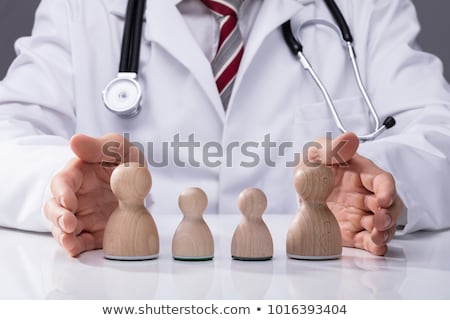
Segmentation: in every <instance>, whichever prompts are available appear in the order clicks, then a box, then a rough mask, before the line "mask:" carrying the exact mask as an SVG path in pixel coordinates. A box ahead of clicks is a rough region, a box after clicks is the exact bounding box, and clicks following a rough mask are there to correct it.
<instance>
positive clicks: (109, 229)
mask: <svg viewBox="0 0 450 320" xmlns="http://www.w3.org/2000/svg"><path fill="white" fill-rule="evenodd" d="M110 184H111V190H112V192H113V193H114V195H115V196H116V197H117V200H118V206H117V208H116V209H115V210H114V211H113V213H112V214H111V216H110V218H109V220H108V222H107V224H106V228H105V233H104V237H103V252H104V256H105V258H107V259H113V260H149V259H155V258H157V257H158V254H159V236H158V230H157V227H156V224H155V222H154V220H153V218H152V216H151V215H150V213H149V212H148V211H147V209H146V208H145V205H144V199H145V197H146V196H147V194H148V193H149V192H150V188H151V185H152V178H151V175H150V172H149V171H148V169H147V168H145V167H142V166H141V165H140V164H139V163H125V164H122V165H119V166H118V167H117V168H116V169H114V171H113V173H112V175H111V182H110Z"/></svg>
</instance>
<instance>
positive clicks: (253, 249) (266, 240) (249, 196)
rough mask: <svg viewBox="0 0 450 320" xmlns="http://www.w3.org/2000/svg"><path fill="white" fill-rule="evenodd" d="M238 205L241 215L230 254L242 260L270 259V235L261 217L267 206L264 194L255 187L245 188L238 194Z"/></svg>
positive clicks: (271, 245)
mask: <svg viewBox="0 0 450 320" xmlns="http://www.w3.org/2000/svg"><path fill="white" fill-rule="evenodd" d="M238 207H239V209H240V210H241V212H242V214H243V217H242V220H241V223H240V224H239V225H238V227H237V228H236V230H235V232H234V235H233V239H232V242H231V256H232V257H233V259H236V260H244V261H263V260H270V259H272V256H273V241H272V236H271V234H270V230H269V228H268V227H267V225H266V223H265V222H264V221H263V219H262V215H263V213H264V211H265V210H266V208H267V198H266V195H265V194H264V192H262V191H261V190H259V189H256V188H249V189H245V190H244V191H242V192H241V194H240V195H239V200H238Z"/></svg>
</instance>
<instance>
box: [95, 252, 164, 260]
mask: <svg viewBox="0 0 450 320" xmlns="http://www.w3.org/2000/svg"><path fill="white" fill-rule="evenodd" d="M104 257H105V259H108V260H117V261H144V260H154V259H156V258H158V254H153V255H149V256H112V255H106V254H105V255H104Z"/></svg>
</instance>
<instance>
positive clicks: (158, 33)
mask: <svg viewBox="0 0 450 320" xmlns="http://www.w3.org/2000/svg"><path fill="white" fill-rule="evenodd" d="M178 2H179V1H177V0H170V1H168V0H164V1H150V2H148V9H147V24H146V29H145V32H144V39H145V40H146V41H147V42H152V44H151V45H154V44H158V45H159V46H161V47H162V48H164V50H166V51H167V52H168V53H169V54H170V55H172V56H173V57H174V58H175V59H177V60H178V61H179V62H180V63H182V64H183V65H184V66H185V67H186V68H187V69H188V70H189V71H190V72H191V73H192V74H193V76H194V77H195V78H196V79H197V82H198V83H199V85H200V87H201V88H202V90H203V91H204V92H205V94H206V95H207V96H208V98H209V100H210V102H211V104H212V105H213V106H214V108H215V109H216V111H217V112H218V115H219V117H220V118H221V119H224V117H225V115H224V111H223V107H222V102H221V100H220V97H219V94H218V92H217V87H216V84H215V80H214V75H213V73H212V69H211V64H210V62H209V61H208V59H207V58H206V56H205V54H204V53H203V51H202V50H201V48H200V46H199V45H198V43H197V41H196V40H195V39H194V36H193V35H192V33H191V32H190V30H189V28H188V26H187V24H186V22H185V20H184V18H183V16H182V15H181V13H180V12H179V10H178V9H177V7H176V4H177V3H178Z"/></svg>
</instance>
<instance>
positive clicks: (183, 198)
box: [172, 188, 214, 260]
mask: <svg viewBox="0 0 450 320" xmlns="http://www.w3.org/2000/svg"><path fill="white" fill-rule="evenodd" d="M178 205H179V207H180V210H181V212H182V213H183V220H182V221H181V222H180V224H179V225H178V227H177V229H176V231H175V233H174V236H173V239H172V256H173V258H174V259H177V260H211V259H212V258H213V257H214V239H213V236H212V233H211V230H210V229H209V227H208V225H207V224H206V222H205V220H204V219H203V213H204V212H205V210H206V207H207V205H208V198H207V196H206V194H205V192H204V191H203V190H202V189H200V188H189V189H186V190H185V191H183V192H182V193H181V194H180V196H179V197H178Z"/></svg>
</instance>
